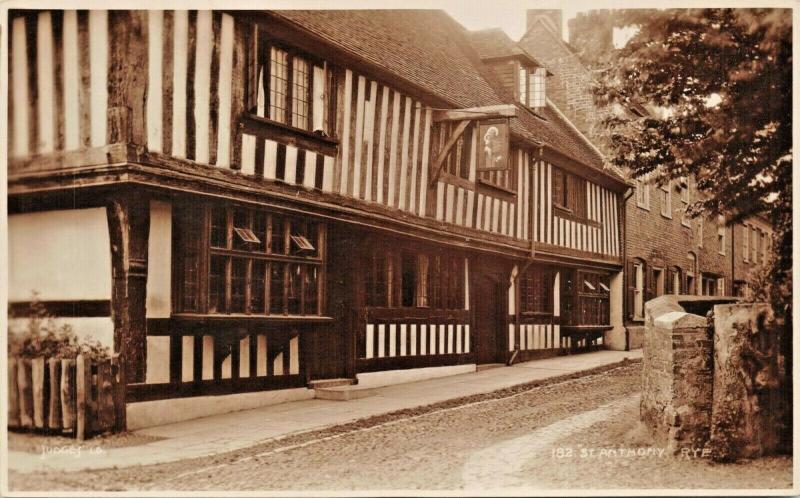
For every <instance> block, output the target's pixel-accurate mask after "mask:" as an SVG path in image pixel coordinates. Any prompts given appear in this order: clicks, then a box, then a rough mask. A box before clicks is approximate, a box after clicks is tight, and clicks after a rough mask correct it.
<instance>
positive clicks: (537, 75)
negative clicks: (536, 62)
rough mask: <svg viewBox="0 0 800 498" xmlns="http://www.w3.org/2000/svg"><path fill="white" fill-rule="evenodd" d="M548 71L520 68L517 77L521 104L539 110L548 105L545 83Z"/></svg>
mask: <svg viewBox="0 0 800 498" xmlns="http://www.w3.org/2000/svg"><path fill="white" fill-rule="evenodd" d="M546 79H547V69H545V68H543V67H537V68H536V69H531V68H530V67H529V66H523V65H520V66H519V70H518V75H517V95H518V98H519V101H520V103H522V104H525V105H526V106H528V107H531V108H534V109H537V108H540V107H544V106H545V105H546V102H547V101H546V95H545V83H546Z"/></svg>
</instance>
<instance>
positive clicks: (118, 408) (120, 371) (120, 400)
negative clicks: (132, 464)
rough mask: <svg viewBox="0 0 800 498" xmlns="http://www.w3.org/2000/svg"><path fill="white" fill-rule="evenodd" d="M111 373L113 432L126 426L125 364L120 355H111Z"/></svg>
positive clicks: (122, 429) (120, 430) (119, 430)
mask: <svg viewBox="0 0 800 498" xmlns="http://www.w3.org/2000/svg"><path fill="white" fill-rule="evenodd" d="M111 373H112V375H113V377H114V378H113V380H114V391H113V396H114V432H122V431H124V430H125V428H126V426H127V418H126V410H125V386H126V382H125V365H124V363H123V362H122V361H121V359H120V356H119V355H118V354H115V355H113V356H112V357H111Z"/></svg>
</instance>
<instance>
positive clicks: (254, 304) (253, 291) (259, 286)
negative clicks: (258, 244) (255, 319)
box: [250, 260, 267, 314]
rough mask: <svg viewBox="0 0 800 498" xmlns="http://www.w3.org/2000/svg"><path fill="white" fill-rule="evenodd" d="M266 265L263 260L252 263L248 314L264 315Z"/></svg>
mask: <svg viewBox="0 0 800 498" xmlns="http://www.w3.org/2000/svg"><path fill="white" fill-rule="evenodd" d="M266 271H267V263H266V261H263V260H254V261H253V270H252V274H251V275H250V313H255V314H261V313H264V311H265V310H264V304H265V303H264V290H265V289H264V284H265V278H266Z"/></svg>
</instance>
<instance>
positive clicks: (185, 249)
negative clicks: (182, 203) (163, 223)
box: [176, 206, 204, 311]
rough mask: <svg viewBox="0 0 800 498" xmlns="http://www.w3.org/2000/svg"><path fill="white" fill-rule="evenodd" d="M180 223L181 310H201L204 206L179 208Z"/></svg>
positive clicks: (178, 218)
mask: <svg viewBox="0 0 800 498" xmlns="http://www.w3.org/2000/svg"><path fill="white" fill-rule="evenodd" d="M176 214H177V216H176V219H177V220H178V223H179V225H178V226H177V227H176V228H177V230H178V235H179V240H180V242H179V247H180V248H181V253H180V256H181V257H182V258H181V260H180V261H181V267H180V270H181V278H182V282H183V293H182V294H183V295H182V300H181V302H180V303H179V306H178V307H179V311H200V299H199V295H200V271H199V268H200V254H201V247H202V244H204V241H203V240H202V237H201V236H200V234H201V233H202V225H203V208H202V206H200V207H196V206H187V207H179V208H177V213H176Z"/></svg>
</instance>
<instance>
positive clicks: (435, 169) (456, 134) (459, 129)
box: [429, 119, 472, 187]
mask: <svg viewBox="0 0 800 498" xmlns="http://www.w3.org/2000/svg"><path fill="white" fill-rule="evenodd" d="M471 122H472V121H471V120H469V119H465V120H463V121H460V122H459V123H458V126H456V129H455V130H453V135H451V136H450V138H449V139H448V140H447V143H445V144H444V147H442V150H441V151H439V155H437V156H436V159H435V160H434V161H433V164H432V165H431V180H430V184H429V185H430V186H431V187H432V186H434V185H436V182H437V181H438V180H439V175H440V174H441V173H442V166H443V165H444V161H445V159H447V155H448V154H449V153H450V150H451V149H452V148H453V146H454V145H455V144H456V142H458V139H459V138H460V137H461V135H463V134H464V131H465V130H466V129H467V126H469V124H470V123H471Z"/></svg>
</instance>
